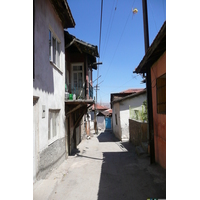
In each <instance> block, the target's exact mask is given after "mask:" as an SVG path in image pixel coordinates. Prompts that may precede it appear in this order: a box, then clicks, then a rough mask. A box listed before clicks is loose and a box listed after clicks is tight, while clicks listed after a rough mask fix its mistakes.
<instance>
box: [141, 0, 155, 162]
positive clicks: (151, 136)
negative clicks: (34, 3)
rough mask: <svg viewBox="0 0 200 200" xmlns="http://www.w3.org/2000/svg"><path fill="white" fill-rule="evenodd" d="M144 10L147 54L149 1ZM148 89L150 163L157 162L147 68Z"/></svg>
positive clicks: (149, 76) (149, 80)
mask: <svg viewBox="0 0 200 200" xmlns="http://www.w3.org/2000/svg"><path fill="white" fill-rule="evenodd" d="M142 8H143V25H144V42H145V54H146V52H147V50H148V48H149V30H148V14H147V1H146V0H142ZM146 88H147V107H148V134H149V143H150V163H151V164H152V163H154V162H155V154H154V129H153V108H152V88H151V68H150V66H147V72H146Z"/></svg>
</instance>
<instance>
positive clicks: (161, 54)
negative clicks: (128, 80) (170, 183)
mask: <svg viewBox="0 0 200 200" xmlns="http://www.w3.org/2000/svg"><path fill="white" fill-rule="evenodd" d="M149 67H150V69H151V88H152V106H153V126H154V151H155V161H156V162H157V163H159V164H160V165H161V166H162V167H163V168H166V21H165V22H164V24H163V26H162V27H161V29H160V31H159V33H158V34H157V36H156V38H155V39H154V41H153V43H152V44H151V46H150V47H149V49H148V50H147V52H146V54H145V56H144V57H143V59H142V61H141V62H140V64H139V65H138V67H137V68H136V69H135V72H136V73H146V72H147V69H148V68H149Z"/></svg>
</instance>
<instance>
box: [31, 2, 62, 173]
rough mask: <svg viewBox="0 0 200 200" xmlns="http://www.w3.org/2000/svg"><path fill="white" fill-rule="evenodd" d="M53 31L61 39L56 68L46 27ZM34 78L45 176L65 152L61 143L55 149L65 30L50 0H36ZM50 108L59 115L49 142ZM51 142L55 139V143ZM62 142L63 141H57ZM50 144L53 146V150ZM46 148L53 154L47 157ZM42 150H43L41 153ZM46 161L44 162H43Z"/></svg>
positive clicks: (39, 141)
mask: <svg viewBox="0 0 200 200" xmlns="http://www.w3.org/2000/svg"><path fill="white" fill-rule="evenodd" d="M50 28H51V30H53V31H54V33H55V34H56V37H57V38H58V39H59V40H60V42H61V47H60V48H61V67H60V69H58V68H57V67H55V66H54V65H53V64H52V63H50V61H49V29H50ZM34 41H35V52H34V53H35V60H34V61H35V79H34V81H33V96H36V97H39V99H38V102H37V104H38V110H37V111H36V112H34V115H37V116H38V124H37V126H38V132H37V133H36V134H38V135H37V137H38V141H36V142H37V143H38V144H37V146H38V154H39V155H37V156H38V158H39V159H38V161H37V162H38V164H37V165H38V168H37V172H36V174H38V173H39V172H41V173H42V176H44V175H45V174H44V172H42V171H44V169H45V173H47V170H46V169H49V170H50V169H51V168H53V167H54V166H56V164H57V162H55V161H56V160H59V159H60V155H62V154H63V152H64V150H63V149H64V147H59V148H58V149H57V147H58V146H57V145H56V144H57V142H58V141H60V140H61V141H62V140H63V138H64V137H65V114H64V92H65V90H64V89H65V65H64V63H65V54H64V52H65V51H64V50H65V48H64V31H63V27H62V24H61V21H60V19H59V18H58V15H57V14H56V13H55V11H54V9H53V7H52V5H51V3H50V2H49V1H48V0H43V1H40V0H36V1H35V30H34ZM42 106H44V107H45V117H44V118H43V117H42ZM49 109H60V116H59V133H58V137H57V138H56V140H58V141H56V140H55V141H52V143H49V140H48V112H49ZM53 143H56V144H55V145H54V144H53ZM60 145H63V146H64V145H65V143H60ZM52 146H54V147H55V148H53V149H54V150H55V149H57V150H56V151H54V150H52ZM48 151H49V153H51V154H52V157H53V159H52V157H48V156H47V155H48ZM43 152H45V153H43ZM44 160H45V162H46V163H47V165H48V167H47V166H44V165H43V164H42V163H44Z"/></svg>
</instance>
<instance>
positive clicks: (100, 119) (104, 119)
mask: <svg viewBox="0 0 200 200" xmlns="http://www.w3.org/2000/svg"><path fill="white" fill-rule="evenodd" d="M111 119H112V109H107V110H105V111H100V112H99V113H98V114H97V127H98V129H101V130H106V129H107V130H108V129H111V128H112V126H111V122H112V121H111Z"/></svg>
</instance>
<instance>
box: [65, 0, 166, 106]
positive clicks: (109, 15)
mask: <svg viewBox="0 0 200 200" xmlns="http://www.w3.org/2000/svg"><path fill="white" fill-rule="evenodd" d="M68 4H69V6H70V9H71V12H72V15H73V17H74V20H75V23H76V26H75V28H70V29H68V31H69V33H70V34H72V35H74V36H76V37H77V38H78V39H81V40H83V41H85V42H88V43H90V44H93V45H97V46H98V49H99V35H100V14H101V0H85V1H83V0H68ZM132 8H133V9H134V8H137V9H138V13H137V14H133V13H132ZM147 8H148V23H149V42H150V45H151V43H152V42H153V40H154V38H155V36H156V35H157V33H158V31H159V30H160V28H161V26H162V25H163V23H164V21H165V20H166V0H151V1H150V0H147ZM144 54H145V50H144V32H143V13H142V0H123V1H122V0H109V1H108V0H107V1H103V16H102V33H101V44H100V58H99V59H97V61H98V60H99V61H100V62H103V64H102V65H99V76H100V75H101V77H100V78H99V80H98V82H99V83H100V85H99V89H100V90H98V94H97V100H98V102H102V103H109V102H110V93H115V92H120V91H123V90H126V89H129V88H144V87H145V84H141V80H142V78H141V76H140V75H137V74H133V71H134V69H135V68H136V67H137V66H138V64H139V63H140V61H141V60H142V58H143V56H144ZM96 78H97V71H93V80H95V79H96ZM96 83H97V82H94V85H95V84H96ZM94 94H95V93H94Z"/></svg>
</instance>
